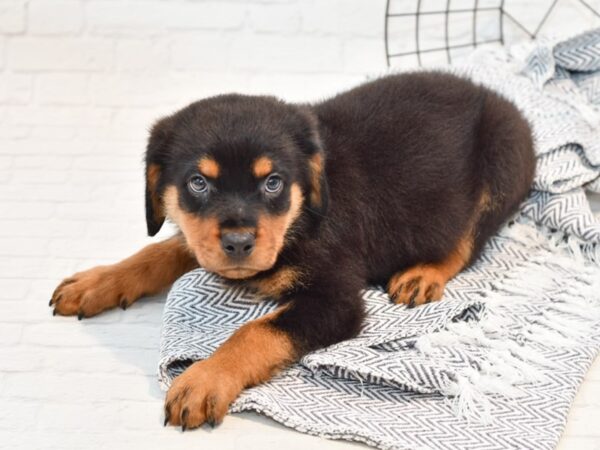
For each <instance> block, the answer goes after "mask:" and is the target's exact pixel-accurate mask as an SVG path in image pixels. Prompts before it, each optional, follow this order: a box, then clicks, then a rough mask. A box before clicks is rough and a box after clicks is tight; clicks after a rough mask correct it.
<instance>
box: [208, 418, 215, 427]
mask: <svg viewBox="0 0 600 450" xmlns="http://www.w3.org/2000/svg"><path fill="white" fill-rule="evenodd" d="M206 423H208V424H209V425H210V427H211V428H214V427H215V425H216V424H217V423H216V422H215V419H210V420H208V421H207V422H206Z"/></svg>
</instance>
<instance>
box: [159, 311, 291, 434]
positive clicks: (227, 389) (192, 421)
mask: <svg viewBox="0 0 600 450" xmlns="http://www.w3.org/2000/svg"><path fill="white" fill-rule="evenodd" d="M284 309H285V307H283V308H280V309H279V310H277V311H275V312H273V313H271V314H267V315H266V316H264V317H261V318H260V319H258V320H254V321H252V322H250V323H248V324H246V325H244V326H242V327H241V328H239V329H238V330H237V331H236V332H235V333H234V334H233V335H232V336H231V337H230V338H229V339H228V340H227V341H225V343H223V345H221V347H219V348H218V349H217V350H216V351H215V353H213V355H212V356H211V357H209V358H208V359H206V360H204V361H200V362H196V363H194V364H192V365H191V366H190V367H189V368H188V369H187V370H186V371H185V372H184V373H183V374H182V375H180V376H179V377H177V378H176V379H175V381H174V382H173V385H172V386H171V389H170V390H169V392H168V393H167V398H166V401H165V414H166V418H167V421H168V422H170V423H171V424H173V425H183V426H185V427H186V428H195V427H198V426H200V425H202V424H203V423H204V422H209V423H212V424H215V423H220V422H221V421H222V420H223V417H224V416H225V414H226V413H227V409H228V407H229V405H230V404H231V402H232V401H233V400H235V398H236V397H237V396H238V395H239V393H240V392H241V391H242V390H243V389H244V388H247V387H250V386H255V385H257V384H259V383H262V382H264V381H266V380H268V379H270V378H271V377H272V376H273V375H274V374H275V373H277V372H278V371H279V370H281V369H282V368H283V367H285V366H286V365H288V364H289V363H290V362H292V361H293V360H294V359H295V358H296V355H295V354H294V347H293V344H292V342H291V340H290V338H289V336H288V335H287V334H285V333H283V332H281V331H279V330H277V329H276V328H275V327H273V326H271V324H270V322H271V321H272V320H273V319H274V318H275V317H277V315H279V314H281V312H282V311H283V310H284Z"/></svg>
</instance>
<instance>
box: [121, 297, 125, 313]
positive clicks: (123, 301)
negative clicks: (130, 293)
mask: <svg viewBox="0 0 600 450" xmlns="http://www.w3.org/2000/svg"><path fill="white" fill-rule="evenodd" d="M120 305H121V309H122V310H123V311H125V310H126V309H127V299H125V298H122V299H121V303H120Z"/></svg>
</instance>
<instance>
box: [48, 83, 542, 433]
mask: <svg viewBox="0 0 600 450" xmlns="http://www.w3.org/2000/svg"><path fill="white" fill-rule="evenodd" d="M146 161H147V168H146V175H147V187H146V211H147V223H148V232H149V234H150V235H154V234H156V233H157V232H158V230H159V229H160V227H161V225H162V224H163V221H164V220H165V218H167V217H168V218H169V219H170V220H172V221H173V222H175V223H176V224H177V225H178V226H179V229H180V230H181V233H180V234H179V235H177V236H175V237H173V238H171V239H169V240H166V241H164V242H162V243H158V244H153V245H150V246H148V247H146V248H144V249H143V250H141V251H140V252H139V253H137V254H135V255H133V256H131V257H130V258H128V259H126V260H124V261H122V262H120V263H117V264H115V265H112V266H103V267H97V268H94V269H91V270H89V271H86V272H81V273H78V274H75V275H74V276H72V277H71V278H68V279H66V280H65V281H63V283H62V284H61V285H60V286H58V288H57V289H56V291H55V292H54V295H53V296H52V301H51V305H53V306H54V312H55V313H58V314H61V315H78V316H79V318H82V317H90V316H93V315H95V314H98V313H99V312H101V311H103V310H106V309H108V308H112V307H116V306H121V307H122V308H123V309H125V308H126V307H127V306H129V305H131V304H132V303H133V302H135V301H136V300H137V299H138V298H140V297H141V296H143V295H145V294H153V293H156V292H158V291H161V290H162V289H164V288H165V287H167V286H168V285H169V284H170V283H172V282H173V281H174V280H175V279H176V278H177V277H179V276H180V275H182V274H183V273H185V272H186V271H189V270H190V269H192V268H194V267H197V266H198V265H200V266H202V267H204V268H205V269H207V270H209V271H212V272H215V273H217V274H220V275H222V276H223V277H225V278H228V279H233V280H238V281H237V282H240V281H242V282H245V283H248V284H249V285H251V286H253V287H254V288H256V289H257V290H258V291H259V292H261V293H263V294H264V295H265V296H269V297H274V298H276V299H278V300H279V302H280V303H281V307H280V308H279V309H278V310H277V311H276V312H274V313H272V314H269V315H267V316H265V317H263V318H261V319H259V320H255V321H253V322H250V323H248V324H246V325H244V326H243V327H241V328H240V329H239V330H238V331H237V332H235V333H234V334H233V335H232V336H231V337H230V338H229V340H228V341H227V342H225V343H224V344H223V345H222V346H221V347H220V348H219V349H218V350H217V351H216V352H215V353H214V354H213V355H212V356H211V357H210V358H208V359H207V360H205V361H201V362H197V363H195V364H193V365H192V366H190V367H189V368H188V369H187V370H186V371H185V373H183V374H182V375H181V376H180V377H178V378H177V379H176V380H175V381H174V383H173V386H172V387H171V389H170V391H169V392H168V394H167V399H166V404H165V414H166V423H167V422H168V423H171V424H174V425H177V424H180V425H181V426H182V427H183V428H184V429H185V428H191V427H197V426H199V425H201V424H202V423H204V422H208V423H212V424H214V423H218V422H220V421H221V420H222V419H223V416H224V415H225V413H226V411H227V408H228V406H229V404H230V403H231V402H232V401H233V400H234V399H235V398H236V396H237V395H238V394H239V393H240V392H241V391H242V389H244V388H246V387H248V386H252V385H256V384H257V383H261V382H263V381H265V380H268V379H269V378H270V377H271V376H272V375H273V374H274V373H275V372H277V371H278V370H280V369H281V368H282V367H284V366H285V365H287V364H290V363H291V362H292V361H295V360H297V359H298V358H299V357H300V356H301V355H303V354H305V353H306V352H309V351H311V350H314V349H317V348H320V347H324V346H327V345H330V344H333V343H335V342H338V341H340V340H343V339H348V338H350V337H352V336H354V335H356V334H357V332H358V331H359V329H360V327H361V323H362V320H363V315H364V310H363V303H362V301H361V297H360V293H359V292H360V290H361V289H363V288H365V287H367V286H368V285H370V284H374V283H377V284H387V286H388V291H389V294H390V296H391V297H392V299H393V300H394V301H395V302H397V303H403V304H406V305H408V306H410V307H412V306H416V305H421V304H423V303H427V302H429V301H432V300H439V299H440V298H441V297H442V294H443V291H444V286H445V284H446V282H447V281H448V280H449V279H450V278H452V277H453V276H454V275H456V274H457V273H458V272H459V271H460V270H461V269H463V268H464V267H465V266H467V265H468V264H469V263H470V262H471V261H473V259H474V258H475V257H476V256H477V254H478V252H479V251H480V249H481V248H482V246H483V244H484V243H485V241H486V239H488V238H489V237H490V235H492V234H493V233H494V232H495V231H496V230H497V229H498V228H499V226H500V225H501V224H502V222H503V221H504V220H505V219H506V218H507V217H508V216H509V215H510V214H511V213H512V212H513V211H515V209H516V208H517V206H518V205H519V203H520V202H521V200H523V198H524V197H525V195H526V194H527V192H528V189H529V186H530V183H531V181H532V177H533V171H534V154H533V149H532V138H531V132H530V129H529V126H528V124H527V122H526V121H525V120H524V119H523V117H522V116H521V115H520V114H519V112H518V111H517V109H516V108H515V107H514V106H513V105H512V104H511V103H509V102H507V101H506V100H503V99H502V98H500V97H499V96H498V95H496V94H494V93H493V92H491V91H489V90H487V89H485V88H483V87H479V86H475V85H474V84H472V83H471V82H469V81H465V80H462V79H459V78H456V77H454V76H451V75H446V74H441V73H413V74H405V75H396V76H389V77H385V78H381V79H379V80H376V81H373V82H370V83H367V84H364V85H362V86H359V87H358V88H356V89H353V90H351V91H349V92H346V93H343V94H340V95H338V96H336V97H334V98H332V99H330V100H327V101H325V102H322V103H317V104H313V105H298V104H288V103H284V102H282V101H279V100H277V99H275V98H271V97H250V96H242V95H223V96H218V97H213V98H209V99H206V100H202V101H199V102H196V103H193V104H191V105H190V106H188V107H186V108H185V109H183V110H181V111H179V112H177V113H176V114H173V115H172V116H169V117H166V118H164V119H162V120H161V121H159V122H158V123H157V124H156V125H155V126H154V128H153V130H152V133H151V136H150V141H149V144H148V149H147V156H146Z"/></svg>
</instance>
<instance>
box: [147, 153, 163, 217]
mask: <svg viewBox="0 0 600 450" xmlns="http://www.w3.org/2000/svg"><path fill="white" fill-rule="evenodd" d="M159 177H160V166H159V165H158V164H150V165H149V166H148V170H147V172H146V184H147V189H148V191H149V192H150V198H151V199H152V210H153V211H154V221H155V222H157V223H161V222H162V221H163V220H164V218H165V216H164V211H163V205H162V201H161V199H160V197H159V196H158V194H157V193H156V186H157V184H158V179H159Z"/></svg>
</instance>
